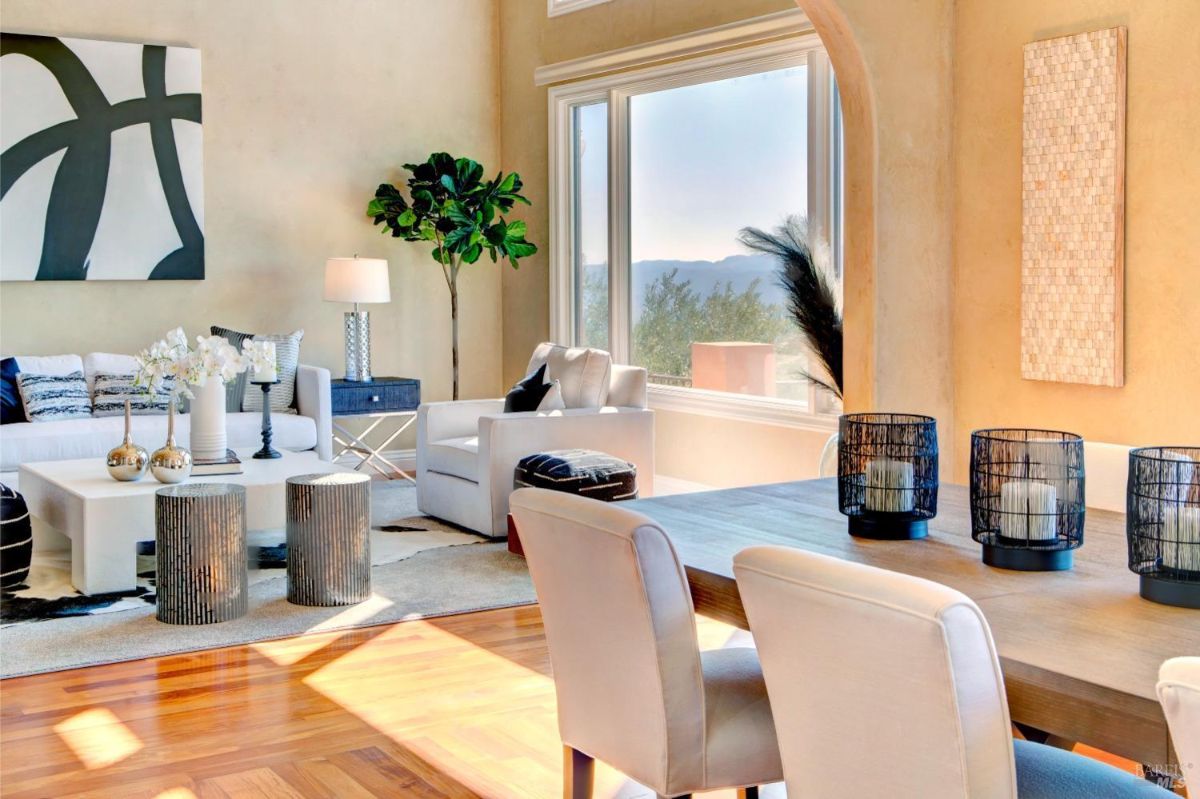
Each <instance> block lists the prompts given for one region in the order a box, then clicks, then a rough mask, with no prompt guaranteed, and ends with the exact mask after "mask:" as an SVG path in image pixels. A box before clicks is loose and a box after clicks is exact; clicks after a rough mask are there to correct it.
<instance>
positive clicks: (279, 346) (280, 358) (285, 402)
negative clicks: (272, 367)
mask: <svg viewBox="0 0 1200 799" xmlns="http://www.w3.org/2000/svg"><path fill="white" fill-rule="evenodd" d="M302 338H304V331H303V330H297V331H296V332H295V333H279V334H273V335H269V336H255V337H254V340H255V341H273V342H275V363H276V375H277V376H278V377H279V385H277V386H271V413H295V412H296V409H295V407H293V406H294V404H295V403H294V402H293V400H294V399H295V396H296V371H297V370H298V369H299V368H300V340H301V339H302ZM262 398H263V395H262V387H261V386H256V385H254V384H253V383H249V382H248V383H247V384H246V396H245V397H244V398H243V399H242V410H243V411H259V412H261V411H262Z"/></svg>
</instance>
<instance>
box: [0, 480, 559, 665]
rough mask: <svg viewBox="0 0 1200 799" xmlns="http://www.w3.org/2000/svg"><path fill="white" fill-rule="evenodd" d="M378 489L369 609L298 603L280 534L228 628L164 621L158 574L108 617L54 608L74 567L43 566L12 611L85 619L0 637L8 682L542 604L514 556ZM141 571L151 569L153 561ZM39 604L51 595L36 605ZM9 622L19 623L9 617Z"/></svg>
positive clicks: (267, 539) (89, 601) (69, 596)
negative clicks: (44, 605)
mask: <svg viewBox="0 0 1200 799" xmlns="http://www.w3.org/2000/svg"><path fill="white" fill-rule="evenodd" d="M373 488H374V490H373V492H372V494H373V497H372V520H373V529H372V533H371V547H372V563H373V566H372V569H371V580H372V589H373V593H372V596H371V598H370V599H368V600H367V601H366V602H363V603H361V604H359V605H353V606H349V607H333V608H311V607H302V606H299V605H292V604H290V603H288V602H287V598H286V597H287V580H286V571H285V570H284V569H282V568H278V566H280V565H282V564H281V563H280V558H281V557H282V555H283V551H282V549H281V548H280V547H279V544H280V542H281V540H282V533H280V532H276V533H274V534H270V533H267V534H256V535H257V538H258V541H257V544H256V546H255V551H254V554H253V555H252V564H251V575H252V579H251V582H250V586H249V605H250V610H249V612H248V613H247V614H246V615H245V616H244V617H242V618H240V619H237V620H234V621H230V622H224V623H221V624H210V625H199V626H176V625H169V624H162V623H160V622H158V621H157V620H156V619H155V618H154V604H153V574H152V572H147V571H143V572H142V574H143V575H148V576H146V577H144V578H143V581H142V584H140V585H139V586H138V589H137V590H136V591H135V592H129V594H128V595H125V596H118V597H115V598H105V601H104V602H101V603H100V606H96V605H97V603H96V602H95V601H94V600H95V598H94V597H93V598H86V597H81V596H80V595H78V594H77V593H76V592H74V591H73V589H68V592H67V593H66V594H63V595H61V596H58V597H55V596H54V594H55V592H56V591H58V592H59V593H60V594H61V593H62V591H63V588H62V583H63V579H64V578H63V576H62V575H61V574H60V575H59V576H58V577H55V576H54V575H53V574H52V573H51V572H52V571H53V570H54V569H55V568H57V569H58V570H60V571H61V569H62V568H63V567H64V565H65V567H66V569H67V571H66V573H65V574H66V576H69V563H67V564H64V563H62V562H60V563H59V564H58V565H57V566H55V565H54V564H53V563H52V562H50V563H46V562H45V561H43V562H41V563H40V564H39V565H40V568H39V569H37V570H35V571H33V572H31V580H30V585H29V587H28V588H26V589H24V590H22V591H18V592H16V594H15V595H13V596H8V595H6V597H5V598H4V600H3V603H2V604H4V605H9V604H11V603H12V602H14V601H20V600H24V601H25V602H26V603H29V602H33V601H34V600H38V599H43V600H49V601H59V602H60V603H62V604H70V602H71V601H76V602H78V608H77V609H76V610H77V614H76V613H72V612H65V613H59V614H58V615H57V617H54V618H50V619H48V620H36V621H32V620H27V621H22V622H20V623H8V624H6V625H5V626H4V627H3V628H0V678H6V677H15V676H19V675H24V674H36V673H40V672H46V671H58V670H61V669H69V668H77V667H80V666H89V665H96V664H100V663H114V662H119V661H123V660H136V659H139V658H144V657H152V656H155V655H164V654H171V653H176V652H189V651H194V650H200V649H211V648H214V647H222V646H231V645H234V644H244V643H251V642H255V641H264V640H271V639H276V638H284V637H289V636H293V635H299V634H303V633H306V632H324V631H329V630H338V629H347V628H351V627H363V626H369V625H372V624H383V623H387V622H393V621H401V620H406V619H417V618H428V617H434V616H443V615H450V614H454V613H463V612H468V611H473V610H482V609H487V608H496V607H509V606H513V605H523V604H530V603H532V602H534V601H535V597H534V592H533V587H532V585H531V583H530V581H529V574H528V571H527V570H526V568H525V562H524V560H523V559H521V558H519V557H516V556H514V555H511V554H510V553H509V552H508V551H507V548H506V546H505V545H504V544H503V543H494V542H488V541H487V539H484V538H481V537H480V536H477V535H474V534H471V533H468V532H464V531H462V530H458V529H457V528H453V527H451V526H449V525H446V524H443V523H441V522H438V521H436V520H434V519H430V518H428V517H425V516H420V515H418V514H417V513H416V496H415V494H416V492H415V489H413V488H412V486H411V485H410V484H407V483H405V484H400V483H377V484H375V486H374V487H373ZM141 561H142V563H143V564H144V565H146V566H148V568H150V569H152V568H153V557H149V558H145V557H144V558H142V559H141ZM68 585H69V583H68ZM39 593H40V594H41V595H42V596H40V597H39V596H35V595H36V594H39ZM47 595H48V596H47ZM108 599H111V600H112V601H108ZM8 615H9V616H17V615H20V614H15V613H13V612H11V611H9V612H8ZM25 615H26V617H28V616H30V615H36V614H30V613H26V614H25Z"/></svg>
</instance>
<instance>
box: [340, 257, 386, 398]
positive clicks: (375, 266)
mask: <svg viewBox="0 0 1200 799" xmlns="http://www.w3.org/2000/svg"><path fill="white" fill-rule="evenodd" d="M391 299H392V295H391V289H390V287H389V285H388V265H387V261H385V260H383V259H382V258H359V257H358V256H357V255H356V256H354V257H353V258H330V259H329V260H328V261H326V262H325V300H326V302H350V303H354V310H353V311H346V379H347V380H349V381H352V382H356V383H358V382H368V381H370V379H371V317H370V314H369V313H368V312H367V311H360V310H359V309H358V306H359V303H368V302H390V301H391Z"/></svg>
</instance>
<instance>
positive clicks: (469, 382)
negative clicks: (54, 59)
mask: <svg viewBox="0 0 1200 799" xmlns="http://www.w3.org/2000/svg"><path fill="white" fill-rule="evenodd" d="M533 5H537V3H534V4H533ZM540 8H541V9H542V12H543V14H544V13H545V5H544V4H542V5H541V6H540ZM3 24H4V29H5V30H6V31H17V32H24V33H43V34H54V35H65V36H76V37H82V38H95V39H115V40H123V41H137V42H152V43H161V44H177V45H186V46H190V47H198V48H200V50H201V58H202V70H203V109H204V178H205V216H206V231H205V234H206V261H207V264H206V269H207V273H206V279H205V280H204V281H203V282H159V281H155V282H146V281H141V282H119V283H101V282H96V283H5V284H3V286H0V347H2V349H3V351H4V353H5V354H48V353H59V352H77V353H85V352H90V351H96V350H103V351H116V352H132V351H135V350H136V349H139V348H141V347H143V346H146V345H147V344H149V343H150V342H151V341H152V340H153V339H154V338H156V337H158V336H160V335H161V334H162V333H163V331H165V330H166V329H167V328H169V327H173V326H175V325H184V326H185V327H186V329H187V330H188V331H189V332H190V333H193V334H194V333H199V332H207V327H208V325H209V324H212V323H217V324H222V325H225V326H229V327H233V328H237V329H242V330H251V331H257V332H279V331H290V330H293V329H295V328H299V327H302V328H304V329H305V331H306V335H305V338H304V342H303V345H302V347H301V355H302V359H303V360H304V361H306V362H309V363H316V364H321V365H324V366H328V367H330V368H332V369H334V371H335V375H336V374H337V373H338V370H339V369H342V368H343V348H342V312H343V311H344V310H347V308H346V307H343V306H341V305H334V304H330V303H325V302H323V301H322V299H321V291H322V274H323V270H324V265H325V259H326V258H327V257H329V256H333V255H353V254H355V253H358V254H360V255H363V256H376V257H383V258H387V259H388V261H389V262H390V266H391V281H392V298H393V299H392V302H391V303H390V304H387V305H374V306H370V307H369V310H370V311H371V318H372V328H373V331H372V337H373V343H374V348H373V356H374V358H373V366H374V371H375V373H376V374H399V375H406V376H412V377H418V378H421V380H422V381H423V388H424V393H425V397H426V398H430V399H443V398H448V397H449V394H450V353H449V347H450V345H449V341H450V324H449V317H450V311H449V298H448V293H447V290H446V286H445V283H444V281H443V279H442V276H441V273H440V271H439V270H438V269H437V266H436V264H434V262H433V261H432V260H431V259H430V258H429V255H428V252H427V249H428V248H426V247H421V246H418V245H415V244H407V243H405V242H403V241H398V240H393V239H390V238H387V239H385V238H383V237H381V236H380V235H379V233H378V232H377V230H376V229H374V228H373V227H372V226H371V223H370V220H369V219H368V218H367V217H366V216H365V215H364V211H365V209H366V203H367V200H368V199H370V197H371V196H372V195H373V193H374V190H375V186H376V185H378V184H379V183H380V182H381V181H383V180H389V181H399V180H401V179H402V178H403V177H404V175H403V173H402V170H401V164H403V163H404V162H406V161H414V160H421V159H424V158H425V157H426V156H427V155H428V154H429V153H430V152H432V151H435V150H448V151H450V152H452V153H455V154H462V155H469V156H471V157H473V158H475V159H477V160H480V161H482V162H483V163H484V164H485V165H487V166H488V167H489V169H492V170H496V169H499V155H500V145H499V142H500V137H499V131H498V128H497V123H498V108H499V102H498V97H497V94H496V70H497V58H498V54H497V28H498V25H497V19H496V7H495V3H494V2H493V1H492V0H438V2H436V3H434V2H423V1H420V0H407V2H390V1H386V0H254V2H244V0H96V2H87V3H81V2H74V1H73V0H5V3H4V11H3ZM448 53H452V54H453V55H452V57H446V55H447V54H448ZM433 64H436V65H437V67H436V69H434V68H431V66H430V65H433ZM10 112H11V111H10V110H9V109H5V113H10ZM461 291H462V299H461V303H462V318H463V335H462V338H463V341H464V342H465V346H464V354H463V393H464V395H465V396H493V395H495V394H496V392H497V391H499V390H500V384H501V380H500V359H501V344H500V342H501V336H502V331H501V326H500V274H499V268H498V267H497V266H495V265H493V264H491V263H490V262H485V263H480V264H479V265H477V266H475V267H472V268H467V269H464V271H463V275H462V277H461ZM409 446H411V443H410V444H409Z"/></svg>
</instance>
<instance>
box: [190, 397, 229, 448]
mask: <svg viewBox="0 0 1200 799" xmlns="http://www.w3.org/2000/svg"><path fill="white" fill-rule="evenodd" d="M189 388H190V389H191V390H192V394H193V395H194V396H193V398H192V420H191V421H192V424H191V428H192V432H191V436H190V438H191V445H192V447H191V448H192V457H193V458H194V459H195V460H198V461H199V460H219V459H221V458H224V457H225V450H226V447H227V445H228V441H227V439H226V435H225V383H224V382H223V381H222V380H220V379H218V378H212V377H210V378H209V379H208V382H206V383H205V384H204V385H202V386H189Z"/></svg>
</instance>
